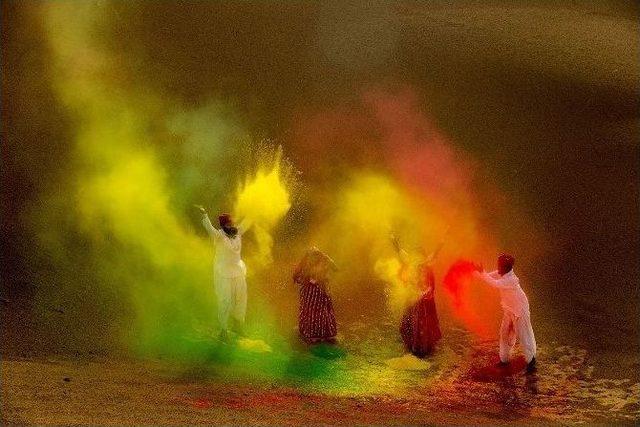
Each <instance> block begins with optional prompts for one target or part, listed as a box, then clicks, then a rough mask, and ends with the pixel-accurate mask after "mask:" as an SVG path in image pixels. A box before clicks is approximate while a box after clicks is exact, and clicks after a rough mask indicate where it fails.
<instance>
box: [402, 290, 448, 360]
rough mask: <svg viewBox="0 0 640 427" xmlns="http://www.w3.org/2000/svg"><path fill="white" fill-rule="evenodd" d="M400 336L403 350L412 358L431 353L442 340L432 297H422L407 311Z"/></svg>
mask: <svg viewBox="0 0 640 427" xmlns="http://www.w3.org/2000/svg"><path fill="white" fill-rule="evenodd" d="M400 335H401V336H402V341H403V342H404V346H405V348H406V349H407V350H408V351H410V352H411V353H412V354H413V355H414V356H417V357H425V356H426V355H428V354H430V353H431V352H433V349H434V348H435V345H436V343H437V342H438V341H439V340H440V338H442V333H441V332H440V323H439V322H438V313H437V312H436V303H435V301H434V299H433V297H428V296H427V295H423V296H422V297H421V298H420V299H419V300H418V302H416V303H415V304H414V305H413V306H411V307H409V308H408V309H407V311H406V312H405V314H404V316H403V317H402V321H401V323H400Z"/></svg>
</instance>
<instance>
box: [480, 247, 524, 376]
mask: <svg viewBox="0 0 640 427" xmlns="http://www.w3.org/2000/svg"><path fill="white" fill-rule="evenodd" d="M514 262H515V258H514V257H513V256H511V255H508V254H501V255H500V256H499V257H498V270H496V271H493V272H491V273H487V272H485V271H484V270H483V269H482V267H480V266H476V270H477V271H475V272H474V274H475V276H476V277H478V278H479V279H481V280H482V281H484V282H485V283H487V284H489V285H491V286H493V287H495V288H497V289H498V290H499V291H500V304H501V305H502V310H503V313H504V314H503V317H502V324H501V326H500V364H502V365H506V364H508V363H509V360H510V359H511V351H512V350H513V347H514V346H515V344H516V338H517V339H518V340H519V341H520V346H521V347H522V351H523V352H524V357H525V360H526V361H527V372H533V371H534V370H535V366H536V338H535V336H534V335H533V328H532V327H531V317H530V314H529V300H528V299H527V295H526V294H525V293H524V291H523V290H522V288H521V287H520V280H519V279H518V276H516V274H515V273H514V272H513V264H514Z"/></svg>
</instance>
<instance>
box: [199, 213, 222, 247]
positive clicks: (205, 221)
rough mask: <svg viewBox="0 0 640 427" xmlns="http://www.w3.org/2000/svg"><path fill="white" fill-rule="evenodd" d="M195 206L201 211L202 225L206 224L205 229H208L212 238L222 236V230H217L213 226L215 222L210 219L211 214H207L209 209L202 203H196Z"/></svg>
mask: <svg viewBox="0 0 640 427" xmlns="http://www.w3.org/2000/svg"><path fill="white" fill-rule="evenodd" d="M195 207H196V208H197V209H198V211H199V212H200V215H202V225H203V226H204V228H205V230H207V233H208V234H209V236H211V238H212V239H214V240H215V239H216V238H217V237H220V230H217V229H216V228H215V227H214V226H213V224H211V220H210V219H209V215H208V214H207V211H206V210H205V209H204V208H203V207H202V206H200V205H195Z"/></svg>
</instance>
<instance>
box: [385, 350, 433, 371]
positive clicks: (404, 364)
mask: <svg viewBox="0 0 640 427" xmlns="http://www.w3.org/2000/svg"><path fill="white" fill-rule="evenodd" d="M384 363H385V365H387V366H388V367H390V368H391V369H395V370H398V371H428V370H429V369H431V363H429V362H428V361H427V360H424V359H419V358H417V357H415V356H414V355H413V354H405V355H404V356H400V357H394V358H391V359H387V360H385V361H384Z"/></svg>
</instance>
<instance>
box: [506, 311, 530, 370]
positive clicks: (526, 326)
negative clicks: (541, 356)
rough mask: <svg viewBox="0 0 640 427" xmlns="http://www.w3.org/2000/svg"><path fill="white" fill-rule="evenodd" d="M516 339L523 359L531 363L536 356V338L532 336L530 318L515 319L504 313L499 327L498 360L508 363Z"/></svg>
mask: <svg viewBox="0 0 640 427" xmlns="http://www.w3.org/2000/svg"><path fill="white" fill-rule="evenodd" d="M516 339H517V340H518V341H519V342H520V347H522V352H523V353H524V358H525V360H526V361H527V363H529V362H531V359H533V358H534V357H535V355H536V337H535V336H534V335H533V328H532V327H531V318H530V317H529V315H528V314H527V315H525V316H520V317H516V316H514V315H513V314H510V313H504V315H503V316H502V324H501V325H500V360H501V361H502V362H508V361H509V360H510V359H511V351H512V350H513V347H514V346H515V345H516Z"/></svg>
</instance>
